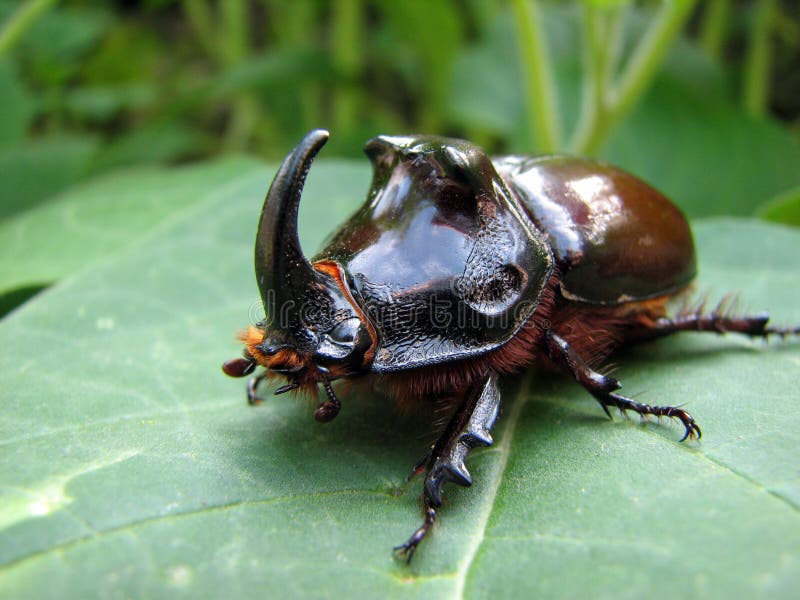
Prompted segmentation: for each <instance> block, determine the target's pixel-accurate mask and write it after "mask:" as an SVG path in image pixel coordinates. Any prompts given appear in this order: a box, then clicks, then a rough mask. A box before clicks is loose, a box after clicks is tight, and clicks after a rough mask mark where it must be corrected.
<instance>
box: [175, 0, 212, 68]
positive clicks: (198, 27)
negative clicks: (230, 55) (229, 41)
mask: <svg viewBox="0 0 800 600" xmlns="http://www.w3.org/2000/svg"><path fill="white" fill-rule="evenodd" d="M183 7H184V12H185V13H186V18H187V20H188V21H189V25H191V27H192V29H194V33H195V35H196V36H197V40H198V41H199V42H200V45H201V46H202V47H203V50H205V52H206V54H208V56H209V57H210V58H211V59H212V60H214V61H217V62H219V60H220V58H221V50H220V48H219V44H218V43H217V38H216V36H214V26H213V22H214V17H213V15H212V13H211V7H210V6H209V5H208V2H207V1H206V0H184V1H183Z"/></svg>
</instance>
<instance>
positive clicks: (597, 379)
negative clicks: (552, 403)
mask: <svg viewBox="0 0 800 600" xmlns="http://www.w3.org/2000/svg"><path fill="white" fill-rule="evenodd" d="M545 343H546V344H547V351H548V353H549V355H550V358H551V359H552V360H553V361H555V363H556V364H558V365H559V366H560V367H561V368H562V369H564V370H565V371H567V372H568V373H569V374H570V375H572V376H573V377H574V378H575V381H577V382H578V383H580V384H581V385H582V386H583V387H584V388H585V389H586V391H588V392H589V393H590V394H591V395H592V396H594V397H595V399H596V400H597V401H598V402H599V403H600V406H602V407H603V410H604V411H605V413H606V414H607V415H608V416H609V417H611V413H610V412H609V411H608V407H609V406H615V407H617V408H618V409H619V410H620V412H625V411H626V410H632V411H633V412H635V413H638V414H640V415H641V416H643V417H644V416H646V415H653V416H656V417H670V418H672V419H678V420H679V421H680V422H681V423H683V427H684V435H683V437H682V438H681V441H684V440H685V439H687V438H693V437H697V438H698V439H699V438H700V437H701V436H702V435H703V434H702V432H701V431H700V426H699V425H697V423H695V420H694V418H693V417H692V415H690V414H689V413H688V412H687V411H685V410H683V409H682V408H680V407H677V406H650V405H649V404H643V403H641V402H636V401H635V400H632V399H630V398H626V397H625V396H622V395H620V394H617V393H615V392H616V390H618V389H619V388H620V387H622V385H621V384H620V382H619V381H618V380H617V379H614V378H613V377H608V376H607V375H603V374H601V373H598V372H597V371H594V370H593V369H592V368H590V367H589V365H587V364H586V362H585V361H584V360H583V359H582V358H581V357H580V356H579V355H578V353H577V352H575V350H573V349H572V347H571V346H570V345H569V343H568V342H567V341H566V340H565V339H564V338H562V337H560V336H559V335H558V334H556V333H554V332H553V331H552V330H551V331H548V332H547V336H546V338H545Z"/></svg>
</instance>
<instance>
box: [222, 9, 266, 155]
mask: <svg viewBox="0 0 800 600" xmlns="http://www.w3.org/2000/svg"><path fill="white" fill-rule="evenodd" d="M220 11H221V12H220V17H221V21H222V28H223V31H224V36H225V39H224V43H223V45H222V47H221V48H220V49H221V50H222V58H223V64H224V65H225V66H233V65H236V64H239V63H241V62H242V61H243V60H244V59H246V58H247V55H248V53H249V51H250V40H249V36H248V28H247V26H248V23H249V21H248V12H247V2H246V0H225V1H224V2H221V3H220ZM258 114H259V107H258V102H257V101H256V99H255V98H254V97H253V94H252V93H250V92H248V91H242V92H241V93H239V94H237V96H236V98H234V101H233V106H232V107H231V117H230V121H229V122H228V127H227V130H226V132H225V147H226V148H227V149H229V150H242V149H244V148H245V146H246V145H247V143H248V141H249V139H250V138H251V136H252V134H253V129H254V128H255V126H256V123H257V122H258Z"/></svg>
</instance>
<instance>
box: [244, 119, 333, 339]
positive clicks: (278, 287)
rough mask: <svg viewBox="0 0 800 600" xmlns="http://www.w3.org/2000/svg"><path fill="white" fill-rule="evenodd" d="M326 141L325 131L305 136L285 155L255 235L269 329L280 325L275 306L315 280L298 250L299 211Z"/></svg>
mask: <svg viewBox="0 0 800 600" xmlns="http://www.w3.org/2000/svg"><path fill="white" fill-rule="evenodd" d="M326 141H328V132H327V131H325V130H324V129H315V130H314V131H311V132H309V133H308V134H306V136H305V137H304V138H303V140H302V141H301V142H300V143H299V144H298V145H297V146H296V147H295V148H294V149H293V150H292V151H291V152H290V153H289V155H288V156H287V157H286V158H285V159H284V161H283V164H281V167H280V169H278V173H277V174H276V175H275V179H274V180H273V181H272V185H271V186H270V188H269V191H268V192H267V197H266V199H265V200H264V208H263V209H262V211H261V220H260V221H259V223H258V234H257V236H256V248H255V263H256V264H255V266H256V281H257V282H258V289H259V292H260V293H261V300H262V301H263V303H264V310H265V311H266V313H267V320H268V321H269V322H271V325H272V329H273V330H275V329H283V328H284V327H282V326H279V323H278V321H279V319H278V313H277V310H280V309H281V308H282V307H285V306H287V304H286V303H289V302H297V301H299V300H302V298H303V296H304V294H305V293H306V292H307V291H308V289H309V286H310V285H312V284H313V282H314V281H315V280H316V279H317V278H318V275H317V273H316V271H315V270H314V268H313V267H312V266H311V264H310V263H309V262H308V259H306V257H305V256H304V255H303V250H302V249H301V248H300V238H299V237H298V234H297V213H298V207H299V205H300V195H301V194H302V192H303V185H304V184H305V180H306V175H307V174H308V170H309V168H310V167H311V162H312V161H313V160H314V157H315V156H316V155H317V152H319V150H320V148H322V146H324V145H325V142H326ZM283 325H285V324H283Z"/></svg>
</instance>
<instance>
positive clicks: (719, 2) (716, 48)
mask: <svg viewBox="0 0 800 600" xmlns="http://www.w3.org/2000/svg"><path fill="white" fill-rule="evenodd" d="M730 12H731V2H730V0H709V1H708V2H707V3H706V7H705V11H704V13H703V20H702V21H701V23H700V34H699V38H700V45H701V46H702V47H703V50H705V51H706V52H707V53H708V55H709V56H711V57H712V58H714V59H716V60H719V59H721V58H722V47H723V44H724V42H725V36H726V34H727V31H728V22H729V20H730Z"/></svg>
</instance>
